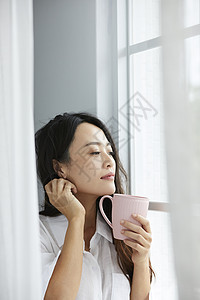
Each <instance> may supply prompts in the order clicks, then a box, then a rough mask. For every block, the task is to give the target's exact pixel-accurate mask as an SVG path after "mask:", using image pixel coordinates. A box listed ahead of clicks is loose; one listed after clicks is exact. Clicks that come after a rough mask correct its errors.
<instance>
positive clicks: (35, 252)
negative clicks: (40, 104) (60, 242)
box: [0, 0, 41, 300]
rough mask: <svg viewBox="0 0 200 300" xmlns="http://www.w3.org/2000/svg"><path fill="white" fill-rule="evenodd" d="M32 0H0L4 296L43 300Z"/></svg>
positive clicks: (0, 285)
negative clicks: (37, 178)
mask: <svg viewBox="0 0 200 300" xmlns="http://www.w3.org/2000/svg"><path fill="white" fill-rule="evenodd" d="M32 14H33V13H32V1H31V0H10V1H7V0H2V1H1V2H0V138H1V147H0V170H1V172H0V244H1V247H0V266H1V268H0V299H2V300H11V299H12V300H13V299H15V300H25V299H26V300H27V299H29V300H30V299H32V300H37V299H41V262H40V247H39V222H38V199H37V180H36V168H35V150H34V125H33V124H34V123H33V15H32Z"/></svg>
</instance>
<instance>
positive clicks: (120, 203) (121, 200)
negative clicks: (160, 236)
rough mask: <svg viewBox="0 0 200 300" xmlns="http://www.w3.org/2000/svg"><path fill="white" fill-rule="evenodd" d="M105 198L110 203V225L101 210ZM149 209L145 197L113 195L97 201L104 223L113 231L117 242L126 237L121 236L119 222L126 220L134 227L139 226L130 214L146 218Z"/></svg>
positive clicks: (121, 227)
mask: <svg viewBox="0 0 200 300" xmlns="http://www.w3.org/2000/svg"><path fill="white" fill-rule="evenodd" d="M105 198H109V199H110V200H111V202H112V223H111V222H110V221H109V220H108V218H107V216H106V215H105V213H104V210H103V201H104V199H105ZM148 207H149V199H148V198H146V197H139V196H132V195H125V194H114V196H113V197H111V196H109V195H105V196H103V197H102V198H101V199H100V201H99V208H100V211H101V214H102V216H103V217H104V219H105V221H106V222H107V223H108V225H109V226H110V227H111V228H112V230H113V236H114V238H115V239H117V240H124V239H125V238H126V237H125V236H124V235H123V234H121V230H122V229H123V226H122V225H120V221H121V220H122V219H123V220H128V221H130V222H132V223H134V224H136V225H139V226H141V224H140V223H139V222H138V221H136V220H134V219H133V217H132V214H138V215H142V216H143V217H145V218H146V216H147V211H148Z"/></svg>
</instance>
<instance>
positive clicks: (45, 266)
mask: <svg viewBox="0 0 200 300" xmlns="http://www.w3.org/2000/svg"><path fill="white" fill-rule="evenodd" d="M67 226H68V221H67V219H66V217H65V216H64V215H60V216H57V217H46V216H42V215H40V238H41V253H42V254H41V255H42V278H43V297H44V295H45V292H46V289H47V286H48V282H49V279H50V277H51V275H52V272H53V269H54V267H55V265H56V262H57V259H58V257H59V255H60V252H61V250H62V246H63V243H64V238H65V233H66V230H67ZM84 248H85V247H84ZM129 299H130V284H129V281H128V279H127V278H126V277H125V275H124V274H123V273H122V270H121V269H120V267H119V265H118V262H117V253H116V250H115V246H114V244H113V239H112V234H111V231H110V228H109V227H108V225H107V224H106V222H105V221H104V220H103V218H102V216H101V215H100V213H99V212H98V213H97V222H96V232H95V234H94V236H93V237H92V239H91V241H90V252H87V251H85V250H84V249H83V267H82V276H81V282H80V287H79V291H78V294H77V297H76V300H129Z"/></svg>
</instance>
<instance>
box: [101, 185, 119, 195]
mask: <svg viewBox="0 0 200 300" xmlns="http://www.w3.org/2000/svg"><path fill="white" fill-rule="evenodd" d="M115 191H116V187H115V186H110V187H107V188H106V187H105V188H102V189H101V191H100V194H101V195H112V194H114V193H115Z"/></svg>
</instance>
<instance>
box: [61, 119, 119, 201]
mask: <svg viewBox="0 0 200 300" xmlns="http://www.w3.org/2000/svg"><path fill="white" fill-rule="evenodd" d="M112 151H113V149H112V147H111V145H110V143H109V142H108V140H107V138H106V136H105V134H104V132H103V131H102V130H101V129H100V128H99V127H97V126H95V125H93V124H90V123H82V124H80V125H79V126H78V127H77V129H76V132H75V137H74V140H73V142H72V144H71V146H70V148H69V154H70V159H71V163H70V164H68V165H64V164H62V171H63V172H64V174H65V178H66V179H68V180H69V181H71V182H72V183H73V184H75V186H76V188H77V190H78V194H79V193H80V194H91V195H95V196H101V195H105V194H113V193H114V192H115V183H114V178H115V176H113V177H112V176H111V177H109V178H108V177H107V179H102V177H103V176H105V175H107V174H108V173H113V175H115V170H116V163H115V160H114V158H113V156H112Z"/></svg>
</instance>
